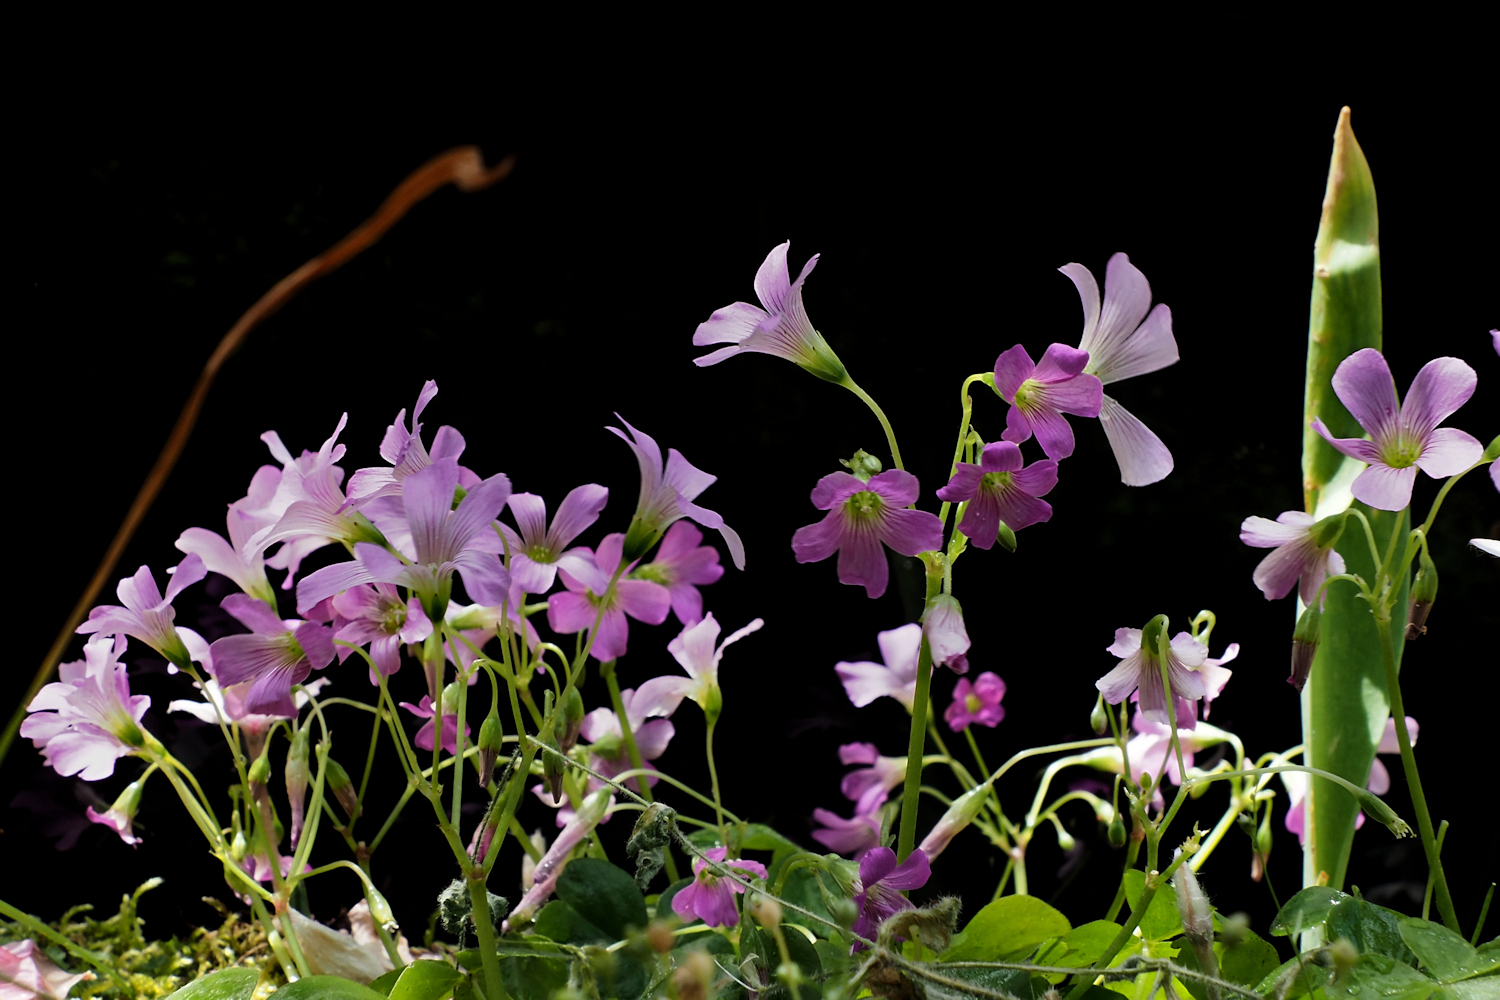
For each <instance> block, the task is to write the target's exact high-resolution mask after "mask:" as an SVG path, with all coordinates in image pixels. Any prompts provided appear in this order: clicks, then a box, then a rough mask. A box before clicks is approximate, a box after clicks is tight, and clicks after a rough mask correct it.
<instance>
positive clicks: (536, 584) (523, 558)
mask: <svg viewBox="0 0 1500 1000" xmlns="http://www.w3.org/2000/svg"><path fill="white" fill-rule="evenodd" d="M608 500H609V490H607V489H605V488H604V487H603V486H600V485H598V484H597V483H589V484H588V485H586V486H578V487H575V488H574V489H573V490H571V491H570V492H569V493H568V495H567V496H565V497H563V502H562V505H561V506H560V507H558V508H557V514H556V515H554V516H553V518H552V525H551V527H550V528H549V527H548V526H547V501H545V500H543V499H542V498H541V497H539V496H537V495H536V494H535V493H514V494H512V495H511V498H510V500H509V501H508V503H509V505H510V512H511V515H512V516H513V517H514V518H515V519H516V527H517V528H519V529H520V532H519V533H517V532H516V531H513V530H511V528H510V526H509V525H505V524H501V525H500V530H501V531H502V532H504V533H505V537H506V539H507V540H509V542H510V550H511V555H510V578H511V580H512V581H514V582H515V584H516V585H517V586H518V587H520V588H521V590H522V591H524V592H525V593H528V594H545V593H546V592H547V591H549V590H551V589H552V584H553V582H554V581H555V580H556V579H557V567H558V564H559V561H560V560H561V559H563V557H564V556H565V555H566V551H565V550H566V549H567V547H568V543H569V542H571V541H572V540H573V539H575V538H577V537H578V536H579V535H581V534H583V533H584V531H585V530H587V529H588V527H589V525H591V524H593V523H594V522H595V521H597V520H599V512H600V511H602V510H603V509H604V504H605V503H606V502H607V501H608ZM611 569H613V567H611Z"/></svg>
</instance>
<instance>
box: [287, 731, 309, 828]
mask: <svg viewBox="0 0 1500 1000" xmlns="http://www.w3.org/2000/svg"><path fill="white" fill-rule="evenodd" d="M285 775H286V797H287V801H288V802H290V803H291V805H292V848H293V849H294V850H295V849H296V847H297V841H298V840H299V839H301V837H302V820H303V817H304V815H305V814H306V812H307V786H308V785H309V784H310V783H311V782H312V771H311V770H310V769H309V768H308V766H307V727H306V726H303V727H302V728H301V729H298V730H297V731H296V732H295V733H293V734H292V746H291V749H290V750H288V751H287V753H286V772H285Z"/></svg>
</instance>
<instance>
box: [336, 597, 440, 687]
mask: <svg viewBox="0 0 1500 1000" xmlns="http://www.w3.org/2000/svg"><path fill="white" fill-rule="evenodd" d="M332 601H333V611H334V619H333V627H334V629H335V630H336V631H335V632H334V636H333V637H334V638H335V639H339V640H342V641H343V642H352V643H354V644H355V645H358V646H363V645H364V644H365V643H369V644H370V659H372V660H374V661H375V666H374V667H372V668H371V669H370V683H371V684H379V683H380V679H379V678H378V677H376V675H375V670H376V668H378V669H379V670H380V672H381V673H382V674H385V675H386V676H387V677H389V676H390V675H391V674H394V673H395V672H396V671H397V670H398V669H399V668H400V666H401V647H402V645H403V644H407V643H418V642H421V641H422V640H424V639H426V638H427V637H428V636H429V635H431V634H432V622H430V621H428V620H427V615H426V613H425V612H424V611H423V610H422V602H421V601H419V600H418V599H417V598H416V597H408V598H407V599H406V600H404V601H403V600H402V599H401V595H400V594H398V593H397V592H396V587H395V585H394V584H389V583H375V584H369V583H361V584H356V585H355V586H353V587H350V588H349V589H348V590H346V591H344V592H343V593H342V594H335V595H334V597H333V598H332ZM336 648H337V651H338V658H339V662H340V663H343V662H344V661H345V660H346V659H348V658H349V654H351V653H353V652H354V650H352V649H350V648H349V647H348V646H338V647H336Z"/></svg>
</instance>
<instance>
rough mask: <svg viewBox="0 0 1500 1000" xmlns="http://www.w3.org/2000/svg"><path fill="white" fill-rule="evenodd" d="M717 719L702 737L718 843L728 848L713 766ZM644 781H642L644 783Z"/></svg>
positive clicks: (710, 724) (720, 800)
mask: <svg viewBox="0 0 1500 1000" xmlns="http://www.w3.org/2000/svg"><path fill="white" fill-rule="evenodd" d="M717 724H718V720H717V719H713V720H710V721H709V723H708V734H707V736H705V737H704V752H705V753H706V754H707V755H708V782H709V785H710V786H711V787H712V788H713V793H714V815H715V816H716V817H717V818H718V821H719V843H721V844H723V845H724V846H725V847H728V846H729V833H728V831H727V830H725V828H724V800H723V798H722V797H721V796H720V795H719V769H718V768H717V767H716V766H714V726H716V725H717ZM644 780H645V779H642V781H643V782H644Z"/></svg>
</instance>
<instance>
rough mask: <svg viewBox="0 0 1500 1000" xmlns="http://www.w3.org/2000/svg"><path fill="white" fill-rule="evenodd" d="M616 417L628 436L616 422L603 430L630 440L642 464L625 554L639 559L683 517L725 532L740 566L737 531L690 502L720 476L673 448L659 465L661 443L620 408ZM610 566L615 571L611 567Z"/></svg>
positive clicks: (740, 545) (742, 547)
mask: <svg viewBox="0 0 1500 1000" xmlns="http://www.w3.org/2000/svg"><path fill="white" fill-rule="evenodd" d="M615 416H616V417H619V420H620V423H622V424H624V425H625V429H626V430H628V431H629V432H630V436H629V437H627V436H626V435H625V431H622V430H620V429H619V428H617V427H607V428H605V429H606V430H608V431H609V432H610V433H611V434H613V435H614V436H615V437H617V438H619V439H620V440H621V441H624V442H625V443H626V444H628V445H630V450H631V451H633V452H635V458H636V461H637V462H638V463H640V467H641V495H640V499H639V500H637V501H636V505H635V516H634V517H633V518H632V519H631V522H630V531H629V533H628V534H627V535H626V546H625V553H626V555H627V556H628V557H629V558H630V559H639V558H640V557H641V556H643V555H645V554H646V553H647V552H649V551H650V549H651V546H653V545H655V544H656V541H657V539H659V538H661V536H662V533H663V532H665V531H666V530H667V527H668V526H669V525H671V524H672V523H673V522H674V521H679V520H681V519H682V518H684V517H686V518H691V519H692V520H694V521H697V522H698V523H699V524H701V525H703V526H704V527H705V528H713V529H715V530H717V531H718V532H719V534H720V535H722V536H723V537H724V544H725V545H727V546H729V555H730V556H731V557H732V558H733V559H734V565H735V568H736V569H744V568H745V543H744V542H742V541H740V536H739V533H738V532H737V531H735V530H734V529H733V528H731V527H730V526H729V525H727V524H725V523H724V519H723V518H722V517H720V516H719V515H718V514H716V513H715V512H713V511H711V510H709V509H708V508H706V507H700V506H698V505H697V504H695V503H693V500H695V499H696V498H697V496H698V494H699V493H702V492H703V491H704V490H706V489H708V488H709V487H710V486H712V485H713V484H714V483H715V482H717V481H718V478H719V477H718V476H711V475H709V474H708V473H706V472H704V471H703V470H702V469H698V468H695V467H694V466H693V464H692V463H691V462H689V461H688V460H687V459H685V458H683V457H682V453H681V452H679V451H678V450H677V449H676V448H669V449H668V450H667V461H666V464H665V465H664V464H662V460H661V447H660V446H659V445H657V443H656V441H655V440H654V439H653V438H652V437H651V436H650V435H648V434H643V433H641V432H640V431H638V430H636V429H635V428H634V427H631V426H630V422H629V421H627V420H626V419H625V418H624V417H621V416H620V415H619V414H618V413H616V414H615ZM609 569H610V571H611V572H613V570H614V567H613V566H611V567H609Z"/></svg>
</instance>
